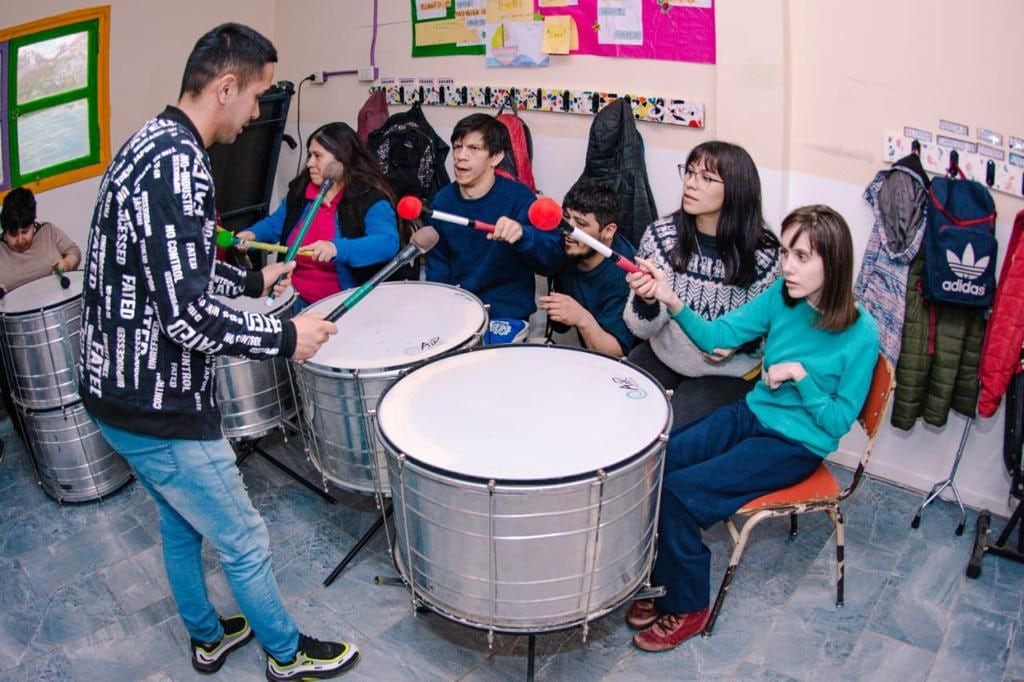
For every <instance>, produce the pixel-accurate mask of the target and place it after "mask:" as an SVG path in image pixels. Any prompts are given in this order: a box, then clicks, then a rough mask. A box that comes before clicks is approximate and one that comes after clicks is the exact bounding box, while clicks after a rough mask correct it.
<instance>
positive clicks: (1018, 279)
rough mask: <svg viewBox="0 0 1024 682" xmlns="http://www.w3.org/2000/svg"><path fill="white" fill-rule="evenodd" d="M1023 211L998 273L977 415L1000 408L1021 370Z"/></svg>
mask: <svg viewBox="0 0 1024 682" xmlns="http://www.w3.org/2000/svg"><path fill="white" fill-rule="evenodd" d="M1022 235H1024V211H1021V212H1020V213H1018V214H1017V217H1016V218H1015V219H1014V221H1013V232H1012V233H1011V235H1010V247H1009V248H1008V249H1007V251H1006V260H1005V261H1003V268H1002V270H1000V272H999V286H998V287H997V288H996V298H995V303H993V305H992V317H991V318H990V319H989V322H988V333H987V334H986V335H985V345H984V346H983V347H982V349H981V367H980V369H979V375H980V378H981V396H980V397H979V398H978V414H980V415H981V416H982V417H991V416H992V415H994V414H995V413H996V410H997V409H999V402H1000V401H1001V400H1002V399H1003V394H1004V393H1006V387H1007V385H1008V384H1009V383H1010V378H1011V377H1012V376H1013V375H1014V374H1016V373H1017V372H1019V371H1021V365H1020V351H1021V346H1022V345H1024V237H1022Z"/></svg>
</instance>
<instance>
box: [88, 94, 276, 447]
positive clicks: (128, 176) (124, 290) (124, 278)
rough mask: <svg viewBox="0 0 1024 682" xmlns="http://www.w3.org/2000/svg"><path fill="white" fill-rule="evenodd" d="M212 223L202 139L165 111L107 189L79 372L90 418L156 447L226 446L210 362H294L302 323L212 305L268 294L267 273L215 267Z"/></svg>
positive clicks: (109, 177)
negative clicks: (160, 441)
mask: <svg viewBox="0 0 1024 682" xmlns="http://www.w3.org/2000/svg"><path fill="white" fill-rule="evenodd" d="M216 224H217V223H216V209H215V203H214V188H213V177H212V175H211V172H210V159H209V157H208V156H207V154H206V150H205V149H204V148H203V144H202V138H201V136H200V134H199V131H198V130H196V128H195V126H194V125H193V124H192V122H191V121H190V120H189V119H188V117H187V116H186V115H185V114H184V113H183V112H182V111H180V110H179V109H176V108H174V107H168V108H167V109H166V110H164V111H163V112H162V113H161V114H160V115H159V116H157V117H156V118H154V119H152V120H150V121H148V122H146V124H145V125H144V126H143V127H142V129H141V130H139V131H138V132H137V133H135V135H134V136H132V138H131V139H130V140H128V142H127V143H125V145H124V146H123V147H122V148H121V150H120V151H119V152H118V153H117V156H116V157H115V158H114V160H113V161H112V162H111V164H110V167H109V168H107V172H106V174H104V176H103V180H102V182H101V183H100V190H99V195H98V198H97V202H96V210H95V213H94V214H93V219H92V227H91V229H90V232H89V243H88V248H87V249H86V257H85V287H84V291H83V295H82V333H81V362H80V364H79V394H80V395H81V397H82V401H83V403H84V404H85V407H86V409H87V410H88V411H89V412H90V414H92V415H93V416H95V417H98V418H99V419H101V420H103V421H105V422H107V423H109V424H111V425H113V426H116V427H118V428H122V429H125V430H128V431H132V432H134V433H141V434H146V435H151V436H156V437H160V438H188V439H199V440H213V439H216V438H220V437H221V424H220V412H219V411H218V410H217V405H216V402H215V399H214V380H215V376H216V368H215V362H216V358H215V357H214V356H216V355H233V356H240V357H247V358H253V359H265V358H269V357H273V356H277V355H281V356H284V357H290V356H291V355H292V353H293V352H294V350H295V325H294V324H292V323H291V322H282V321H281V320H279V319H277V318H275V317H271V316H267V315H260V314H255V313H244V312H239V311H237V310H234V309H231V308H228V307H226V306H224V305H222V304H220V303H218V302H217V300H216V299H214V298H213V295H214V294H220V295H224V296H229V297H234V296H240V295H243V294H244V295H247V296H259V295H261V294H262V290H263V276H262V274H261V273H259V272H246V271H244V270H241V269H239V268H235V267H232V266H229V265H226V264H225V263H222V262H218V261H216V260H215V258H214V256H215V246H214V232H215V230H216Z"/></svg>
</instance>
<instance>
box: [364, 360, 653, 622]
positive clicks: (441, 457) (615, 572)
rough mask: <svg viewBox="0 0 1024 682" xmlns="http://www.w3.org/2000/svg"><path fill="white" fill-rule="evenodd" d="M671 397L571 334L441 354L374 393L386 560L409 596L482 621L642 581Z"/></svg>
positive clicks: (618, 598)
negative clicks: (390, 545) (388, 527)
mask: <svg viewBox="0 0 1024 682" xmlns="http://www.w3.org/2000/svg"><path fill="white" fill-rule="evenodd" d="M671 416H672V409H671V406H670V404H669V400H668V398H667V397H666V395H665V393H664V392H663V390H662V388H661V387H660V386H659V384H658V383H657V382H656V381H655V380H654V379H653V378H652V377H651V376H650V375H649V374H648V373H646V372H645V371H643V370H641V369H639V368H637V367H635V366H633V365H631V364H629V363H627V362H625V361H619V360H613V359H611V358H609V357H607V356H604V355H599V354H597V353H593V352H591V351H586V350H582V349H576V348H565V347H554V346H536V345H508V346H490V347H482V348H476V349H471V350H466V351H463V352H460V353H454V354H449V355H447V356H444V357H441V358H438V359H436V360H434V361H432V362H429V363H426V364H424V365H421V366H419V367H417V368H416V369H413V370H412V371H410V372H408V373H407V374H405V375H403V376H402V378H400V379H399V380H398V381H396V382H395V383H394V384H393V385H392V386H391V387H389V388H388V389H387V390H386V391H385V392H384V394H383V395H382V396H381V398H380V401H379V405H378V408H377V418H378V427H379V431H380V438H381V441H382V442H383V445H384V448H385V449H386V451H387V462H388V476H389V479H390V482H391V491H392V500H393V503H394V516H395V531H396V541H395V556H394V558H395V564H396V566H397V568H398V570H399V572H400V574H401V575H402V578H403V580H404V581H405V582H406V583H407V584H408V585H409V587H410V589H411V591H412V594H413V599H414V602H416V603H423V604H425V605H426V606H428V607H429V608H431V609H432V610H434V611H436V612H438V613H440V614H442V615H444V616H446V617H448V618H450V619H452V620H455V621H458V622H461V623H463V624H465V625H469V626H472V627H478V628H482V629H486V630H488V631H490V632H496V631H497V632H512V633H538V632H546V631H551V630H557V629H562V628H566V627H571V626H574V625H583V626H584V628H586V624H587V623H588V622H589V621H590V620H592V619H594V618H598V617H600V616H602V615H604V614H606V613H608V612H610V611H611V610H613V609H615V608H617V607H618V606H619V605H621V604H622V603H624V602H625V601H626V600H627V599H629V598H630V597H631V595H633V594H634V593H635V592H636V591H637V590H638V589H639V588H640V587H641V586H643V585H644V584H645V582H646V581H647V580H648V576H649V573H650V569H651V564H652V561H653V556H654V551H655V546H656V530H657V518H658V501H659V493H660V489H661V476H662V469H663V464H664V451H665V442H666V441H667V440H668V432H669V429H670V427H671V423H672V419H671Z"/></svg>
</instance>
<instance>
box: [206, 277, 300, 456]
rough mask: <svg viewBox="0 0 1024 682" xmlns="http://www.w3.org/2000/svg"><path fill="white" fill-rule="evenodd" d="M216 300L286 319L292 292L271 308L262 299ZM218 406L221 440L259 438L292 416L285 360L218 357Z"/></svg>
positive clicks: (293, 407)
mask: <svg viewBox="0 0 1024 682" xmlns="http://www.w3.org/2000/svg"><path fill="white" fill-rule="evenodd" d="M215 298H216V299H217V301H218V302H219V303H220V304H222V305H225V306H228V307H230V308H234V309H235V310H238V311H240V312H244V313H258V314H260V315H273V316H275V317H279V318H281V319H288V318H290V317H291V316H292V306H293V304H294V303H295V290H294V289H289V290H288V291H287V292H286V293H285V294H284V295H283V296H277V297H275V298H274V303H275V305H274V307H273V308H272V309H271V308H268V307H267V305H266V300H267V299H266V298H265V297H260V298H250V297H249V296H239V297H237V298H227V297H225V296H216V297H215ZM217 407H218V408H219V409H220V417H221V427H222V428H223V430H224V437H225V438H229V439H239V438H258V437H259V436H262V435H265V434H267V433H269V432H270V431H272V430H273V429H275V428H277V427H279V426H281V425H282V424H283V423H284V422H285V421H286V420H288V419H292V418H293V417H295V413H296V401H295V389H294V386H293V384H292V380H291V372H290V369H289V366H288V358H270V359H268V360H251V359H249V358H235V357H228V356H221V357H218V358H217Z"/></svg>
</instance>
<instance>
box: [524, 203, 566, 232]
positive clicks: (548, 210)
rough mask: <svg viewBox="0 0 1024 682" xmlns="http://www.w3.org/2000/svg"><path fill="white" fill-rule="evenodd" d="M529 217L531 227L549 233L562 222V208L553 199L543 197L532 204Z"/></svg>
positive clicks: (528, 213)
mask: <svg viewBox="0 0 1024 682" xmlns="http://www.w3.org/2000/svg"><path fill="white" fill-rule="evenodd" d="M527 215H528V216H529V218H530V224H531V225H533V226H534V227H536V228H537V229H538V230H543V231H544V232H549V231H551V230H553V229H555V228H556V227H558V225H559V223H561V222H562V207H561V206H559V205H558V204H557V203H556V202H555V200H554V199H552V198H551V197H541V198H540V199H537V200H536V201H535V202H533V203H532V204H530V210H529V211H528V212H527Z"/></svg>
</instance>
